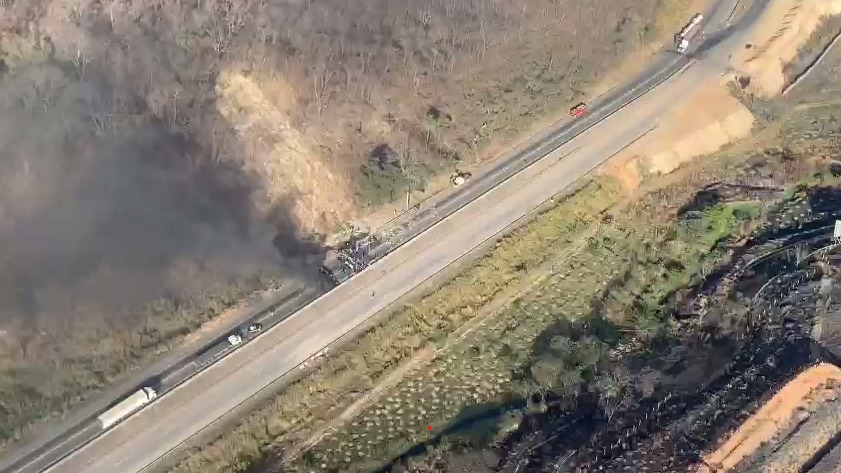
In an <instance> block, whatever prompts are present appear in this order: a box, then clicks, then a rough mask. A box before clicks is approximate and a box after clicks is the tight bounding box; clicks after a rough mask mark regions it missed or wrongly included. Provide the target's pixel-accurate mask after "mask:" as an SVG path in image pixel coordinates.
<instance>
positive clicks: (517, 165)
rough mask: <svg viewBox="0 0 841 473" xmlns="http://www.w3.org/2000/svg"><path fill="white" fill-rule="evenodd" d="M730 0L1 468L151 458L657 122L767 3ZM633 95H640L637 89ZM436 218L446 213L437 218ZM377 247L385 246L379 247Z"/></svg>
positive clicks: (120, 465) (716, 64)
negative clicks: (734, 18)
mask: <svg viewBox="0 0 841 473" xmlns="http://www.w3.org/2000/svg"><path fill="white" fill-rule="evenodd" d="M737 3H738V0H721V1H720V2H718V3H717V5H716V9H714V10H713V11H711V14H710V15H709V16H708V23H707V25H706V26H705V29H706V36H707V38H708V42H707V43H705V44H704V45H702V46H701V48H700V49H698V50H697V51H696V53H695V58H694V60H693V59H690V58H687V57H684V56H679V55H675V54H672V53H668V52H666V53H663V54H662V55H661V56H660V57H658V58H657V60H656V61H655V63H654V65H653V66H652V68H651V69H649V70H648V71H647V72H646V73H645V74H643V76H642V77H640V78H639V80H637V81H634V82H633V83H632V84H631V85H629V86H627V87H623V88H622V89H620V90H617V91H615V92H614V93H613V94H611V95H610V96H608V97H606V98H604V99H603V101H602V102H600V103H597V104H594V105H592V106H591V110H592V113H591V115H589V116H587V117H584V118H583V119H582V120H579V121H575V122H572V123H571V125H570V124H567V123H565V124H561V126H559V127H557V128H553V129H550V130H549V131H547V132H546V133H543V134H541V135H538V137H536V139H535V140H532V141H531V142H530V143H527V144H526V146H524V147H522V148H521V149H519V150H514V151H513V152H512V153H510V154H509V155H508V156H505V157H503V158H502V159H501V160H500V161H499V163H500V164H497V165H494V166H493V167H490V168H489V169H487V170H485V172H482V173H477V176H476V177H474V179H472V180H471V181H468V184H467V185H465V187H464V188H463V189H461V190H460V192H459V193H457V194H453V196H449V197H442V198H441V199H440V200H438V201H436V202H433V203H432V204H431V205H430V206H429V207H427V208H425V209H421V210H420V211H419V212H418V214H417V215H414V216H412V218H411V220H410V222H411V223H410V224H409V225H406V226H405V227H403V229H402V230H401V232H402V234H401V236H400V237H399V238H398V239H397V240H396V241H399V242H400V243H399V247H398V248H396V249H393V251H390V252H388V254H386V255H385V256H383V257H382V258H381V259H379V260H378V261H377V262H376V263H374V264H373V265H372V266H370V267H369V268H368V269H367V270H365V271H364V272H362V273H360V274H358V275H356V276H355V277H353V278H352V279H350V280H348V281H347V282H345V283H344V284H342V285H340V286H339V287H337V288H336V289H334V290H332V291H331V292H329V293H327V294H326V295H324V296H322V297H320V298H318V299H317V300H315V301H313V302H311V303H309V304H308V305H306V306H305V307H304V308H303V309H301V310H300V311H298V312H296V313H295V314H294V315H292V316H291V317H287V318H285V320H283V321H282V322H281V323H279V324H277V325H276V326H275V327H273V328H271V329H268V330H267V331H266V332H265V333H264V334H262V335H261V336H259V337H256V338H254V339H253V340H251V341H250V342H249V343H246V344H244V345H243V346H241V347H240V348H239V349H237V350H235V351H233V352H232V353H231V354H229V355H228V356H225V357H223V358H221V359H219V360H218V361H216V362H215V363H213V364H211V365H210V366H208V367H207V368H206V369H204V371H202V372H200V373H199V374H198V375H195V376H192V377H190V378H189V379H188V380H187V381H185V382H183V383H181V384H179V385H178V386H177V387H174V388H173V389H172V390H170V391H169V392H167V393H166V394H165V395H163V396H161V397H160V398H159V399H158V400H156V401H155V402H154V403H152V404H151V405H150V406H149V407H147V408H145V409H143V410H142V411H140V412H138V413H137V414H135V415H133V416H132V417H130V418H128V419H127V420H126V421H124V422H123V423H121V424H119V425H117V426H116V427H114V428H113V429H111V430H109V431H107V432H105V433H102V432H98V431H95V430H84V429H83V430H81V431H80V433H76V434H74V435H75V436H74V437H73V442H71V443H72V447H74V448H75V447H76V446H78V445H82V447H81V448H79V449H78V450H76V451H75V452H73V453H72V454H69V455H68V453H69V450H67V449H66V448H54V449H52V450H50V451H48V452H40V453H39V452H37V451H36V452H35V453H34V454H33V455H32V456H30V457H28V458H26V459H24V461H21V462H17V463H15V465H12V466H10V467H6V468H5V469H4V470H3V471H4V472H6V471H7V472H30V471H42V470H43V469H44V468H46V467H47V465H49V464H50V463H54V462H56V461H58V463H56V464H55V465H53V466H52V467H51V468H49V470H48V471H52V472H73V473H81V472H91V473H99V472H103V473H104V472H120V473H123V472H125V473H130V472H138V471H142V470H144V469H145V468H146V467H147V466H149V465H151V464H154V463H155V462H156V461H157V460H158V459H159V458H160V457H162V456H163V455H165V454H167V453H168V452H169V451H171V450H172V449H174V448H176V447H177V446H179V445H181V444H182V443H183V442H184V441H186V440H188V439H189V438H191V437H192V436H193V435H194V434H196V433H197V432H200V431H201V430H202V429H203V428H205V427H206V426H208V425H210V424H211V423H213V422H214V421H215V420H216V419H218V418H220V417H221V416H222V415H224V414H225V413H227V412H229V411H230V410H231V409H233V408H235V407H236V406H238V405H240V404H241V403H245V402H247V401H248V400H249V399H250V398H251V397H252V396H253V395H255V394H256V393H258V392H259V391H260V390H262V389H263V388H264V387H266V386H268V385H269V384H270V383H272V382H273V381H275V380H276V379H278V378H280V377H281V376H283V375H284V374H286V373H288V372H290V371H291V370H293V369H294V368H295V367H296V366H298V365H299V364H301V363H302V362H303V361H305V360H307V359H308V358H310V357H311V356H312V355H314V354H316V353H318V352H319V351H321V350H322V349H323V348H324V347H326V346H328V345H329V344H330V343H332V342H333V341H334V340H336V339H338V338H339V337H341V336H342V335H344V334H345V333H347V332H349V331H351V330H352V329H354V328H355V327H357V326H359V325H360V324H361V323H363V322H364V321H365V320H367V319H368V318H369V317H371V316H373V315H374V314H376V313H377V312H378V311H380V310H381V309H383V308H384V307H386V306H388V305H389V304H390V303H391V302H393V301H394V300H396V299H398V298H399V297H401V296H403V295H404V294H406V293H407V292H408V291H410V290H411V289H412V288H414V287H416V286H417V285H419V284H421V283H422V282H424V281H425V280H427V279H428V278H430V277H432V276H433V275H435V274H436V273H438V272H439V271H441V270H442V269H444V268H446V267H447V266H448V265H450V264H451V263H453V262H454V261H456V260H458V259H459V258H461V257H462V256H464V255H465V254H467V253H469V252H470V251H471V250H472V249H474V248H476V247H477V246H479V245H481V244H482V243H483V242H484V241H486V240H487V239H489V238H492V237H493V236H494V235H497V234H498V233H500V232H501V231H503V230H504V229H506V228H507V227H508V226H510V225H511V224H512V223H514V222H516V221H517V220H518V219H519V218H520V217H522V216H523V215H525V214H526V213H528V212H529V211H530V210H532V209H534V208H536V207H537V206H539V205H540V204H541V203H543V202H545V201H546V200H548V199H549V198H551V197H552V196H554V195H556V194H557V193H558V192H560V191H562V190H563V189H565V188H567V187H569V186H570V185H572V184H573V183H574V182H575V181H576V180H577V179H579V178H580V177H581V176H583V175H585V174H586V173H588V172H589V171H591V170H592V169H593V168H595V167H597V166H598V165H599V164H601V163H602V162H604V161H605V160H606V159H607V158H609V157H610V156H612V155H614V154H615V153H616V152H618V151H619V150H621V149H623V148H624V147H625V146H627V145H628V144H629V143H631V142H633V141H634V140H636V139H638V138H639V137H640V136H642V135H644V134H645V133H646V132H648V131H650V130H651V129H653V128H655V127H656V126H657V124H658V120H659V117H661V116H663V115H664V114H665V113H667V112H668V111H669V110H670V109H671V108H672V107H674V106H675V105H676V104H679V103H680V102H681V100H682V98H683V97H685V96H687V95H688V94H689V93H690V92H691V91H692V90H693V89H695V88H697V87H698V86H699V85H700V84H701V83H703V82H705V81H708V80H717V79H718V77H720V75H721V74H722V73H724V72H725V71H724V67H725V65H726V63H727V56H728V51H731V50H733V48H735V47H743V43H741V42H740V39H739V37H740V35H741V34H742V33H743V32H744V31H745V28H746V26H748V25H749V24H750V23H752V21H753V20H754V19H755V18H756V17H757V16H758V15H759V14H760V13H761V11H762V6H764V5H765V3H766V1H764V0H757V1H755V2H754V3H752V4H751V8H750V10H749V11H748V12H747V13H746V15H745V16H744V18H743V19H741V20H740V22H739V23H737V24H735V25H734V26H733V27H731V28H729V29H726V28H724V26H725V23H726V20H727V18H729V17H730V14H731V12H732V10H733V7H734V6H735V5H736V4H737ZM742 3H744V0H742ZM640 94H643V95H642V96H641V97H639V98H636V97H638V96H640ZM629 102H630V103H629ZM561 158H562V159H561ZM429 209H432V210H431V211H429ZM447 215H449V216H447ZM443 217H446V218H444V219H443V220H440V219H441V218H443ZM394 246H398V245H397V244H396V245H394ZM376 251H378V252H383V253H385V250H383V249H377V250H376ZM372 292H373V294H374V295H373V297H372ZM65 438H70V436H67V437H65ZM60 443H61V442H59V444H60ZM68 445H69V444H68ZM62 457H64V458H63V459H62Z"/></svg>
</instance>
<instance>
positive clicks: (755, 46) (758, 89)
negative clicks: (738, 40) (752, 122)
mask: <svg viewBox="0 0 841 473" xmlns="http://www.w3.org/2000/svg"><path fill="white" fill-rule="evenodd" d="M839 13H841V0H821V1H810V0H776V1H773V2H771V4H770V6H769V7H768V10H767V11H766V13H765V14H764V15H763V16H762V18H760V19H759V21H757V23H756V25H755V26H754V27H753V29H752V31H751V32H750V38H751V39H750V40H749V41H748V43H747V44H746V45H745V48H744V49H742V50H740V51H738V52H737V53H736V54H734V55H733V57H732V59H731V65H732V67H733V69H734V70H735V71H737V74H739V75H741V76H743V77H748V78H750V84H749V86H748V89H749V90H750V91H751V92H753V93H754V94H756V95H758V96H760V97H763V98H771V97H775V96H777V95H779V94H780V93H782V90H783V87H784V85H785V80H786V77H785V73H784V68H785V65H786V63H788V62H790V61H791V60H793V59H794V58H795V57H796V56H797V52H798V50H799V49H800V48H801V47H802V46H803V45H804V44H805V43H806V42H807V41H808V40H809V37H810V36H811V35H812V33H814V32H815V30H816V29H817V28H818V27H819V26H820V24H821V22H822V21H823V19H824V17H826V16H828V15H836V14H839Z"/></svg>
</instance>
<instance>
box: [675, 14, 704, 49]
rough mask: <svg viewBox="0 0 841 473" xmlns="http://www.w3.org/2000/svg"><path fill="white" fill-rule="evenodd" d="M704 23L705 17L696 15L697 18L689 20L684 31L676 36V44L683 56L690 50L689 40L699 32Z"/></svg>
mask: <svg viewBox="0 0 841 473" xmlns="http://www.w3.org/2000/svg"><path fill="white" fill-rule="evenodd" d="M702 21H704V15H702V14H700V13H696V14H695V16H693V17H692V19H691V20H689V23H687V24H686V25H685V26H684V27H683V29H681V30H680V32H678V34H676V35H675V43H677V52H679V53H681V54H683V53H685V52H686V50H687V49H688V48H689V40H690V38H691V37H692V35H694V34H695V32H696V31H697V26H698V25H700V24H701V22H702Z"/></svg>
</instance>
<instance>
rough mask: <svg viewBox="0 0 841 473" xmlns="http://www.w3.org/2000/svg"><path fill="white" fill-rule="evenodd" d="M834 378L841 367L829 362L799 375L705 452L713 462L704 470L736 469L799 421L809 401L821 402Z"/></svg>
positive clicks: (837, 378)
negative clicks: (823, 392)
mask: <svg viewBox="0 0 841 473" xmlns="http://www.w3.org/2000/svg"><path fill="white" fill-rule="evenodd" d="M830 381H837V382H838V381H841V369H840V368H838V367H837V366H835V365H831V364H828V363H821V364H819V365H817V366H813V367H811V368H809V369H807V370H806V371H804V372H803V373H801V374H800V375H798V376H797V377H796V378H795V379H793V380H792V381H790V382H789V383H788V384H786V385H785V386H784V387H783V388H782V389H781V390H780V391H779V392H777V394H775V395H774V397H772V398H771V399H770V400H769V401H768V402H766V403H765V404H764V405H763V406H762V407H761V408H760V409H759V410H758V411H757V412H756V413H755V414H754V415H752V416H751V417H750V418H749V419H748V420H747V421H746V422H745V423H744V424H742V425H741V426H740V427H739V429H738V430H736V432H734V433H733V434H732V435H731V436H730V437H729V438H728V439H727V440H726V441H725V442H724V443H723V444H722V445H721V446H720V447H719V448H717V449H716V450H715V451H713V452H710V453H708V454H706V455H704V457H703V458H704V462H705V463H706V464H707V465H709V466H708V467H707V469H706V470H701V471H720V472H728V471H733V469H734V468H735V467H736V466H737V465H739V463H740V462H742V461H743V460H744V459H746V458H748V457H750V456H751V455H753V454H754V453H755V452H756V451H757V449H759V447H760V446H762V445H763V444H765V443H767V442H769V441H771V440H772V439H773V438H774V437H776V436H777V435H780V434H781V433H783V432H784V430H785V429H786V428H787V427H788V425H789V424H790V423H792V422H796V421H798V419H797V415H798V413H799V412H803V411H804V410H805V409H807V408H809V404H811V403H813V402H820V401H821V400H822V398H821V397H820V396H818V398H817V399H815V395H816V394H820V393H819V391H821V390H822V389H823V388H825V387H826V386H827V383H829V382H830ZM800 421H802V419H800ZM821 445H822V444H821ZM806 459H808V457H807V458H806Z"/></svg>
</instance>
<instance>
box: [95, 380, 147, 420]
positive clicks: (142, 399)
mask: <svg viewBox="0 0 841 473" xmlns="http://www.w3.org/2000/svg"><path fill="white" fill-rule="evenodd" d="M156 397H158V393H157V392H155V390H154V389H152V388H142V389H140V390H138V391H137V392H135V393H134V394H132V395H131V396H129V397H127V398H125V399H123V400H122V401H120V402H119V403H118V404H117V405H116V406H114V407H112V408H111V409H108V410H107V411H105V412H103V413H102V414H101V415H100V416H99V417H97V421H99V425H100V427H102V429H103V430H106V429H110V428H111V427H113V426H114V425H115V424H117V423H118V422H120V421H121V420H123V419H125V418H126V417H128V416H129V415H130V414H131V413H132V412H134V411H136V410H138V409H140V408H141V407H143V406H145V405H146V404H149V403H150V402H152V400H153V399H155V398H156Z"/></svg>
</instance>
